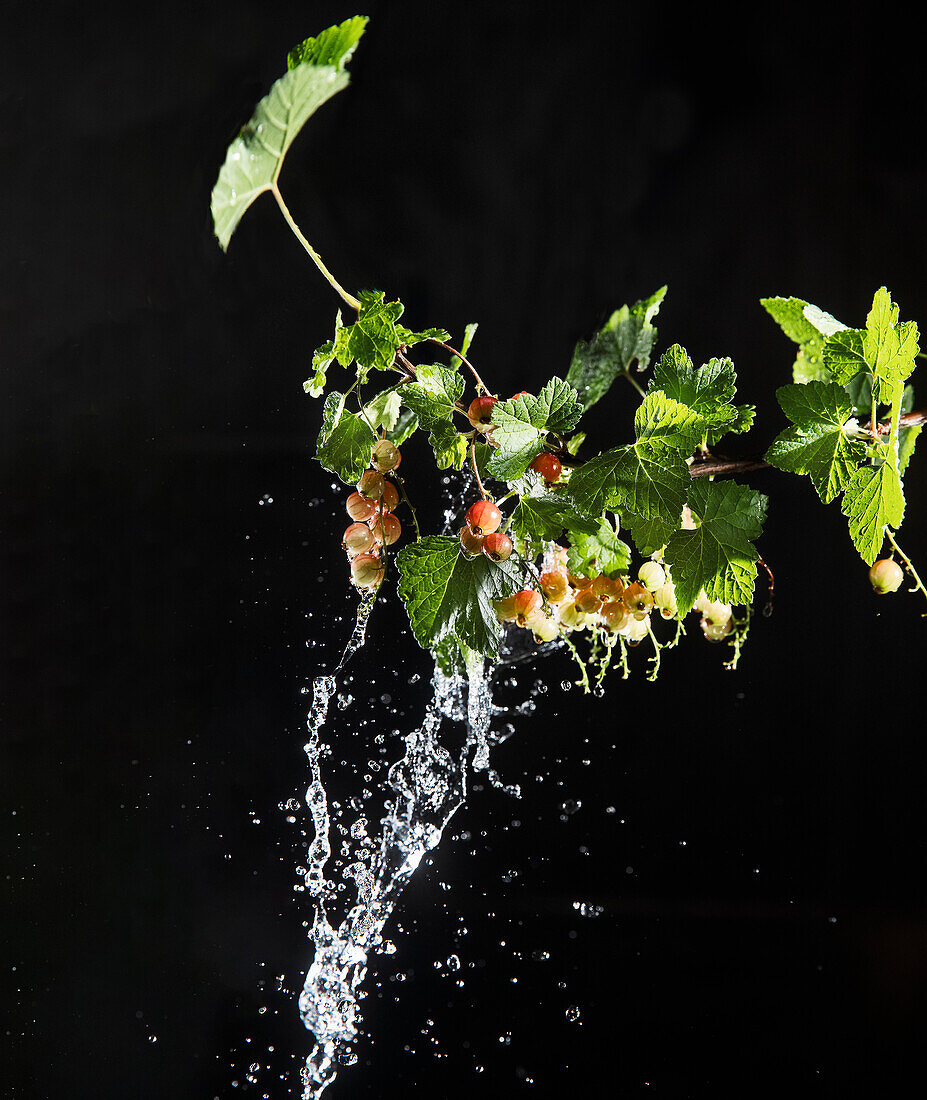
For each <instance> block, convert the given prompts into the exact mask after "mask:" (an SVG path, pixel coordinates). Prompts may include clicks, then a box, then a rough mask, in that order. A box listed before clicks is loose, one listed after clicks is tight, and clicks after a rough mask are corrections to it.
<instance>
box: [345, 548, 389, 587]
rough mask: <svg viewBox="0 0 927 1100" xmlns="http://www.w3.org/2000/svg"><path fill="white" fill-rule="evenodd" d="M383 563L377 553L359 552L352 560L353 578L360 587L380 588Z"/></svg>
mask: <svg viewBox="0 0 927 1100" xmlns="http://www.w3.org/2000/svg"><path fill="white" fill-rule="evenodd" d="M383 573H384V569H383V565H382V563H381V562H380V559H379V558H378V557H377V555H376V554H358V555H357V557H356V558H354V560H353V561H352V562H351V580H352V581H353V582H354V583H355V584H356V585H357V587H358V588H379V587H380V583H381V582H382V580H383Z"/></svg>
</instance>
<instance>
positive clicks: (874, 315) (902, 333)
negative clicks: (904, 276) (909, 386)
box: [863, 286, 918, 405]
mask: <svg viewBox="0 0 927 1100" xmlns="http://www.w3.org/2000/svg"><path fill="white" fill-rule="evenodd" d="M917 352H918V346H917V324H916V323H915V322H914V321H901V322H900V321H899V320H898V306H896V305H895V303H894V302H893V301H892V299H891V296H890V295H889V293H888V291H887V290H886V289H885V287H884V286H883V287H881V288H880V289H879V290H877V291H876V292H875V296H874V297H873V299H872V309H870V311H869V316H868V317H867V318H866V332H865V335H864V336H863V354H864V356H865V358H866V362H867V363H868V365H869V368H870V370H871V371H872V373H873V374H874V375H875V377H876V379H877V380H878V382H879V383H880V386H879V400H880V401H881V402H882V403H883V404H886V405H887V404H889V403H890V402H891V394H892V389H893V387H894V386H895V384H896V383H897V382H903V381H904V380H905V379H906V378H907V377H908V375H909V374H911V372H912V371H913V370H914V365H915V364H914V357H915V356H916V355H917Z"/></svg>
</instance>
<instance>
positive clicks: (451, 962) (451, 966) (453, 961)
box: [447, 955, 460, 970]
mask: <svg viewBox="0 0 927 1100" xmlns="http://www.w3.org/2000/svg"><path fill="white" fill-rule="evenodd" d="M447 968H448V970H459V969H460V959H459V957H458V956H457V955H448V957H447Z"/></svg>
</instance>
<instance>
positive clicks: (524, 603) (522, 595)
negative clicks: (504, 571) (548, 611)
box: [515, 588, 541, 626]
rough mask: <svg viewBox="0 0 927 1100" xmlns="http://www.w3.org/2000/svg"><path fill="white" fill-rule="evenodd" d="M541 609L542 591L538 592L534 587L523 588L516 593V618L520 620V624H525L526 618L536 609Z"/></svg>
mask: <svg viewBox="0 0 927 1100" xmlns="http://www.w3.org/2000/svg"><path fill="white" fill-rule="evenodd" d="M540 609H541V593H540V592H536V591H535V590H534V589H533V588H523V589H522V590H521V591H520V592H516V593H515V618H516V619H517V620H518V625H519V626H524V625H525V620H526V619H528V618H529V617H530V616H531V615H532V614H533V613H534V612H535V611H540Z"/></svg>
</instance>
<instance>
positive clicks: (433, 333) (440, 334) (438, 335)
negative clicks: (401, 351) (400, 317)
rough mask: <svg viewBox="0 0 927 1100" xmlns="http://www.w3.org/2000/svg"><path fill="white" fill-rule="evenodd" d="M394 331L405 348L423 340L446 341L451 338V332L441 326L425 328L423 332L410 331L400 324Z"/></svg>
mask: <svg viewBox="0 0 927 1100" xmlns="http://www.w3.org/2000/svg"><path fill="white" fill-rule="evenodd" d="M396 331H397V333H398V334H399V337H400V339H401V340H402V343H403V345H404V346H405V347H407V348H409V347H412V345H413V344H421V343H423V342H424V341H425V340H440V341H441V342H442V343H446V342H447V341H448V340H450V338H451V334H450V333H449V332H447V331H446V330H445V329H443V328H426V329H425V330H424V331H423V332H412V331H411V329H407V328H403V327H402V326H401V325H400V326H397V329H396Z"/></svg>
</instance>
